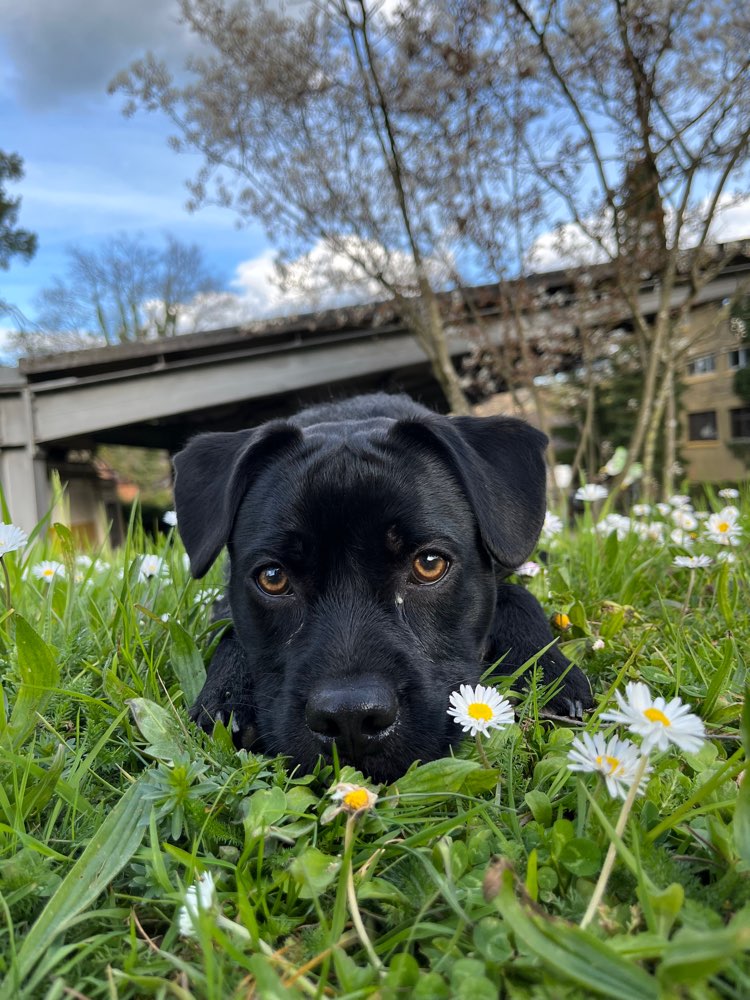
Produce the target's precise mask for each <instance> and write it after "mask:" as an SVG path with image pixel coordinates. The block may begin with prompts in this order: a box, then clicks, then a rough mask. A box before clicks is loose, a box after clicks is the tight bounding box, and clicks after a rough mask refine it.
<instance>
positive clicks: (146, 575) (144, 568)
mask: <svg viewBox="0 0 750 1000" xmlns="http://www.w3.org/2000/svg"><path fill="white" fill-rule="evenodd" d="M163 570H164V560H163V559H162V558H161V557H160V556H149V555H146V556H141V562H140V566H139V568H138V579H139V580H150V579H151V577H154V576H161V574H162V572H163Z"/></svg>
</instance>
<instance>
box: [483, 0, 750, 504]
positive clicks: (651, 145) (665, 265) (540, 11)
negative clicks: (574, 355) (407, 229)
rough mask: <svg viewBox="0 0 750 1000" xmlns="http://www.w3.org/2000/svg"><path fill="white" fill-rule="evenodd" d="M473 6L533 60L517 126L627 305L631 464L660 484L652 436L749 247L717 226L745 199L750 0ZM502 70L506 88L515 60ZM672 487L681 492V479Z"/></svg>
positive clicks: (505, 41)
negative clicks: (632, 380)
mask: <svg viewBox="0 0 750 1000" xmlns="http://www.w3.org/2000/svg"><path fill="white" fill-rule="evenodd" d="M477 6H478V7H481V8H482V10H483V12H484V16H485V18H486V23H487V24H488V25H489V26H490V28H491V29H492V33H493V37H494V38H496V39H498V46H499V48H498V49H497V50H496V51H498V52H499V51H500V50H502V51H503V52H507V51H508V46H509V44H512V47H513V51H514V52H515V53H516V59H515V65H516V66H517V67H519V66H521V67H522V68H523V76H524V87H523V90H522V91H520V92H517V93H518V96H519V97H520V100H521V106H520V109H519V113H518V114H517V117H516V120H517V122H518V127H519V130H520V132H521V135H522V137H523V143H524V148H525V154H526V155H525V162H526V169H528V170H529V171H530V172H531V173H532V174H533V176H534V177H535V178H536V179H538V180H539V181H540V182H541V183H542V185H543V186H544V190H545V204H546V205H547V212H548V214H549V216H553V215H554V217H555V218H557V219H558V220H559V222H560V223H561V227H562V228H561V232H562V233H563V234H564V235H567V236H568V237H574V238H576V239H577V240H578V242H579V245H580V244H581V243H582V242H583V243H586V244H587V245H588V247H589V249H590V250H591V249H593V250H594V251H595V254H596V256H597V257H598V259H599V260H603V261H606V262H608V263H609V264H610V265H611V268H612V273H613V275H614V278H615V282H616V286H617V290H618V292H619V294H620V295H621V296H622V299H623V301H624V302H625V303H626V304H627V307H628V310H629V312H630V315H631V319H632V323H633V328H634V331H635V335H636V337H637V340H638V343H639V348H640V352H641V358H642V367H643V391H642V395H641V400H640V407H639V410H638V415H637V419H636V423H635V430H634V433H633V436H632V439H631V441H630V445H629V449H628V462H627V466H629V465H630V464H631V463H632V462H634V461H636V460H637V459H638V458H639V457H641V456H642V457H643V459H644V480H645V483H646V486H647V489H651V488H652V487H653V480H654V470H653V456H654V448H653V441H654V439H655V436H656V435H657V434H658V430H659V427H660V425H661V423H662V419H663V415H664V412H665V410H666V411H671V408H672V403H671V399H672V396H673V386H674V382H675V373H676V370H677V365H678V363H679V361H680V359H681V358H682V357H684V353H685V350H686V349H687V346H688V345H686V343H685V337H684V335H683V334H682V330H683V329H684V327H685V320H686V318H687V316H688V314H689V313H690V311H691V310H692V309H693V307H694V306H695V304H696V302H697V301H698V300H699V297H700V294H701V291H702V290H703V289H704V288H705V286H706V285H707V284H708V283H709V282H711V281H712V280H714V279H715V278H716V277H717V276H718V275H720V274H721V272H722V271H723V270H724V268H725V267H726V265H727V264H728V263H729V262H730V261H731V260H732V258H733V257H734V256H736V253H737V249H738V247H737V246H736V245H725V246H717V245H716V244H715V237H714V231H715V225H716V223H717V220H718V219H719V218H720V215H721V212H722V210H723V209H724V208H726V207H727V205H728V204H730V203H731V202H732V200H736V199H737V198H740V197H743V196H746V195H747V193H748V178H747V166H748V152H749V148H750V147H749V143H750V73H749V72H748V70H749V69H750V8H748V5H747V3H745V2H744V0H712V2H706V0H661V2H659V3H652V2H647V0H544V2H542V3H536V2H535V3H526V2H524V0H492V2H489V0H488V2H486V3H485V2H484V0H482V2H481V3H480V2H479V0H477ZM486 37H490V33H489V32H488V35H487V36H486ZM495 79H496V82H497V93H498V95H503V94H507V92H508V79H507V67H505V68H503V70H502V72H498V73H497V74H496V77H495ZM505 107H506V108H507V101H506V102H505ZM645 277H648V278H649V279H650V280H651V281H652V282H653V283H654V287H655V288H656V291H657V294H658V302H657V307H656V310H655V313H654V314H653V315H651V314H649V313H647V312H646V310H645V309H644V307H643V306H642V303H641V299H640V296H639V291H640V288H641V284H642V281H643V279H644V278H645ZM678 286H681V289H682V290H681V294H680V296H678V295H677V294H676V290H677V288H678ZM721 319H723V315H720V316H719V317H718V318H717V322H718V321H720V320H721ZM666 461H667V462H669V461H670V459H669V458H667V459H666ZM663 482H664V487H665V488H667V489H669V488H670V484H671V473H669V474H667V475H666V476H665V478H664V480H663Z"/></svg>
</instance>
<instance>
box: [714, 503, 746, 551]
mask: <svg viewBox="0 0 750 1000" xmlns="http://www.w3.org/2000/svg"><path fill="white" fill-rule="evenodd" d="M739 515H740V512H739V511H738V510H737V508H736V507H725V508H724V509H723V510H720V511H719V513H718V514H711V516H710V517H709V519H708V520H707V521H706V534H707V535H708V537H709V538H710V539H711V541H712V542H718V543H719V545H739V544H740V535H741V534H742V529H741V528H740V526H739V524H738V523H737V520H738V518H739Z"/></svg>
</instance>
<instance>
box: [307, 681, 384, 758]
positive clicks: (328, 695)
mask: <svg viewBox="0 0 750 1000" xmlns="http://www.w3.org/2000/svg"><path fill="white" fill-rule="evenodd" d="M397 715H398V701H397V699H396V694H395V692H394V691H393V690H392V689H391V688H390V687H388V686H387V685H386V684H383V683H380V682H375V681H373V682H368V683H366V684H362V683H354V682H353V683H352V684H351V685H347V686H341V685H333V684H329V685H325V686H321V687H318V688H316V689H315V690H314V691H312V692H311V694H310V696H309V698H308V700H307V706H306V708H305V720H306V722H307V725H308V727H309V729H310V730H311V731H312V732H313V733H314V734H315V736H316V737H317V738H318V740H319V741H320V742H321V743H322V744H323V745H324V746H325V747H326V748H328V747H330V746H331V744H332V743H336V746H337V747H338V750H339V753H341V754H342V755H343V756H344V757H345V758H346V759H348V760H350V761H354V762H356V761H358V760H359V759H360V758H361V757H362V755H363V754H365V753H367V752H368V751H370V750H371V749H374V748H375V747H376V745H377V743H378V741H379V740H380V738H381V737H383V736H384V735H385V733H386V732H387V730H388V729H390V727H391V726H392V725H393V723H394V722H395V721H396V716H397Z"/></svg>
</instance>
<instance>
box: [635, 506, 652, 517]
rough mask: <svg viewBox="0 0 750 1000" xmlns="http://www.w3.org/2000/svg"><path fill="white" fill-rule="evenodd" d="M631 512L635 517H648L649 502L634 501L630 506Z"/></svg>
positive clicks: (649, 511) (649, 510)
mask: <svg viewBox="0 0 750 1000" xmlns="http://www.w3.org/2000/svg"><path fill="white" fill-rule="evenodd" d="M632 513H633V514H634V515H635V516H636V517H648V515H649V514H650V513H651V504H650V503H634V504H633V507H632Z"/></svg>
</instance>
